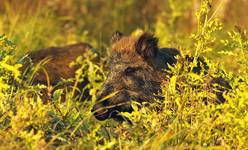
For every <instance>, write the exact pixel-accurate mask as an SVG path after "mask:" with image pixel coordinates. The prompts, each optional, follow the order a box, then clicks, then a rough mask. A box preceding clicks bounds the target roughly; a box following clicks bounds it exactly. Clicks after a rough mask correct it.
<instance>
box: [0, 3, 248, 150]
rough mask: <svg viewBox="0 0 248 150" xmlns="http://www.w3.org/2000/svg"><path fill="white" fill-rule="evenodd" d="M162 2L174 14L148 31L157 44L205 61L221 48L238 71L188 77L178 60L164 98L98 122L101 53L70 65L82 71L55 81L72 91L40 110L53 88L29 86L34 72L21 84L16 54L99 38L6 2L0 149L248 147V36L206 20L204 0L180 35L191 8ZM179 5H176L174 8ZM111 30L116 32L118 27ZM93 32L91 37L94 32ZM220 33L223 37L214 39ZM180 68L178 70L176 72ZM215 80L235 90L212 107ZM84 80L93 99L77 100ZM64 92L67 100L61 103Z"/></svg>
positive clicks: (1, 26) (46, 13)
mask: <svg viewBox="0 0 248 150" xmlns="http://www.w3.org/2000/svg"><path fill="white" fill-rule="evenodd" d="M168 2H169V11H171V12H173V13H171V16H170V14H167V15H168V16H167V17H168V18H169V19H168V21H169V22H166V21H164V20H163V17H164V16H163V15H159V16H158V20H157V23H155V24H154V29H153V30H154V32H155V34H156V36H158V37H159V39H160V41H161V43H160V45H161V46H167V45H168V46H175V47H177V48H178V47H179V48H180V50H181V53H182V56H185V55H186V54H190V55H192V56H196V57H197V56H199V55H211V54H212V53H216V52H215V48H216V47H221V48H222V49H221V50H222V51H221V55H227V56H229V57H231V59H232V60H233V61H232V62H233V63H232V64H230V63H229V60H223V62H222V63H224V64H228V65H232V67H230V68H233V67H236V68H237V70H238V71H237V72H231V71H226V70H225V68H224V67H223V66H222V65H221V64H219V63H216V62H215V61H214V60H213V61H211V60H208V59H207V62H209V67H210V69H209V74H208V75H204V74H203V73H202V74H200V75H196V74H193V73H190V72H188V68H192V66H193V64H194V62H193V63H185V64H184V62H182V61H179V63H178V64H177V65H175V66H174V67H172V68H171V72H172V73H173V76H172V77H171V78H168V79H167V80H166V81H165V82H164V84H162V85H161V86H162V93H161V96H163V97H164V100H162V101H156V103H153V104H149V105H148V104H145V105H144V104H140V103H137V102H132V106H133V109H134V111H133V112H132V113H122V115H123V116H125V117H126V118H128V120H129V121H125V122H116V121H114V120H106V121H103V122H101V121H97V120H96V119H95V118H94V116H93V113H92V112H91V108H92V106H93V105H94V103H95V101H96V94H97V91H98V90H99V89H100V88H101V85H102V83H103V81H104V80H105V78H106V77H105V74H106V73H107V72H106V71H105V70H106V69H103V68H105V66H104V65H105V61H106V59H108V58H107V57H106V55H105V57H103V58H102V60H101V61H100V62H101V63H100V64H99V63H95V62H94V59H95V58H96V53H93V51H95V50H92V51H89V52H87V53H85V54H82V56H80V57H78V58H77V59H76V60H75V61H74V62H72V63H71V65H79V66H80V67H79V69H78V70H77V71H76V76H75V78H73V79H68V80H67V81H66V80H63V81H61V82H74V84H73V85H72V87H67V88H65V89H58V90H56V91H55V92H54V93H51V94H52V99H51V101H49V102H48V103H47V104H43V102H42V94H41V93H42V91H43V90H44V89H45V90H47V89H50V88H55V87H56V86H57V85H49V84H48V85H42V84H38V85H33V84H32V76H33V75H34V74H33V73H32V72H31V75H30V76H29V78H28V79H26V78H25V77H23V73H22V72H20V69H19V68H20V67H21V65H22V63H23V62H22V61H20V57H19V56H22V55H23V54H25V53H26V52H28V51H32V50H35V49H37V48H43V47H48V46H51V45H65V44H68V43H72V42H77V41H81V40H83V41H92V42H93V45H99V43H97V42H98V41H99V39H94V38H93V37H92V36H91V35H88V34H89V33H87V32H84V31H82V29H80V28H76V27H75V29H73V30H74V31H64V30H66V29H68V28H66V27H64V26H63V25H65V24H64V19H65V18H63V17H62V18H60V16H59V15H58V14H56V13H54V12H52V11H51V10H50V9H48V8H46V7H42V8H37V11H33V10H27V11H26V14H25V15H24V14H23V12H24V11H23V10H14V9H13V8H11V7H12V6H11V5H9V4H8V3H6V4H5V9H6V10H5V14H1V15H0V19H1V20H0V32H1V33H4V34H6V36H2V35H1V36H0V149H54V148H58V149H165V148H168V149H203V148H206V149H245V148H247V146H248V145H247V141H248V134H247V133H248V127H247V124H248V115H247V114H248V113H247V109H248V73H247V69H248V64H247V61H246V60H247V52H248V51H247V45H248V42H247V31H245V30H244V29H242V28H240V27H237V28H236V29H235V30H232V31H228V30H226V29H225V28H222V27H224V26H225V24H222V23H221V21H220V20H218V19H216V18H215V16H212V15H213V14H212V13H211V12H212V11H213V10H212V8H211V7H210V5H208V4H209V3H210V1H209V0H204V1H203V2H204V3H202V5H201V7H200V8H199V10H198V11H197V18H196V20H197V22H198V23H197V25H196V27H197V28H195V29H193V30H192V33H190V34H186V33H183V32H180V33H178V32H179V31H182V30H180V29H178V32H177V30H176V28H175V27H178V28H179V27H180V26H178V19H179V20H180V17H184V14H185V13H186V12H185V11H186V8H188V7H189V6H191V5H189V2H186V3H180V4H178V3H177V2H180V1H168ZM133 3H134V1H132V0H131V1H127V2H126V3H125V8H129V6H130V5H131V4H133ZM23 5H28V3H24V4H23ZM71 5H72V4H71V3H70V2H69V1H68V2H67V3H65V7H69V6H71ZM177 5H182V6H181V7H178V8H177V7H176V6H177ZM72 6H74V5H72ZM109 6H110V4H109ZM109 6H106V8H108V7H109ZM111 6H112V5H111ZM118 6H119V7H120V8H118V10H119V11H120V10H122V8H121V5H118ZM123 7H124V6H123ZM73 11H74V10H73ZM84 11H86V10H84ZM106 11H107V10H106ZM113 11H114V10H113ZM119 11H114V12H115V13H116V14H114V16H115V19H116V18H118V17H119V15H120V16H122V14H121V12H122V11H120V12H119ZM105 13H106V12H105ZM119 13H120V14H119ZM60 19H62V21H61V20H60ZM82 19H83V18H82ZM87 19H89V20H90V18H87ZM103 22H104V21H103ZM98 23H99V25H97V27H98V28H100V27H102V26H104V25H103V24H101V20H99V22H98ZM116 24H117V25H116V26H118V25H119V22H118V23H116ZM75 26H76V25H75ZM98 28H96V30H97V31H95V32H99V29H98ZM120 28H128V27H120ZM138 28H139V27H138ZM70 29H71V28H70ZM79 30H80V31H79ZM106 30H107V29H106ZM111 30H112V29H111ZM125 30H130V29H125ZM139 30H140V29H139ZM77 31H78V32H77ZM219 32H222V33H225V34H226V36H223V37H220V36H217V35H216V34H217V33H219ZM79 33H84V34H82V35H80V34H79ZM109 34H110V33H109ZM168 34H170V35H168ZM171 34H173V35H171ZM96 38H97V37H96ZM92 39H93V40H92ZM11 41H12V42H11ZM14 43H15V44H16V45H15V44H14ZM100 45H101V44H100ZM103 45H108V43H103ZM216 45H217V46H216ZM108 48H109V47H107V49H108ZM98 52H99V51H98ZM14 58H15V59H14ZM179 59H180V58H179ZM219 60H220V59H219ZM183 64H184V70H182V69H181V68H182V65H183ZM230 68H229V70H230ZM37 69H38V68H37ZM34 70H35V68H34ZM235 71H236V70H235ZM34 73H35V71H34ZM219 76H221V77H223V78H225V79H226V80H227V81H228V82H229V83H230V85H231V87H232V88H233V89H232V91H231V92H229V93H225V94H224V97H225V99H226V100H227V101H226V102H225V103H223V104H216V102H215V101H214V100H213V99H215V98H216V97H215V95H214V94H212V93H211V91H209V88H208V83H209V80H210V78H212V77H219ZM85 77H87V78H88V80H89V84H88V85H87V87H86V88H89V89H90V95H91V97H90V98H89V99H87V100H85V101H79V99H80V98H79V97H78V95H76V94H75V92H76V91H77V90H78V89H77V84H79V83H80V82H82V80H84V78H85ZM58 84H60V83H58ZM193 86H198V88H197V89H196V88H193ZM71 88H72V89H73V90H70V89H71ZM80 90H82V91H83V90H85V89H80ZM64 91H66V92H65V93H63V92H64ZM63 94H65V98H66V100H65V101H62V96H63Z"/></svg>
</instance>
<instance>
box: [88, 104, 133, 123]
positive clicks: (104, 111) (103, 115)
mask: <svg viewBox="0 0 248 150" xmlns="http://www.w3.org/2000/svg"><path fill="white" fill-rule="evenodd" d="M127 106H128V107H127ZM124 108H125V109H124ZM132 111H133V109H132V107H131V105H130V106H129V105H127V103H120V104H117V105H113V106H102V105H101V106H99V104H96V105H95V106H94V107H93V109H92V112H93V114H94V116H95V118H96V119H97V120H100V121H103V120H106V119H109V118H112V119H115V120H117V121H123V120H125V119H124V117H123V116H122V115H121V114H120V112H132Z"/></svg>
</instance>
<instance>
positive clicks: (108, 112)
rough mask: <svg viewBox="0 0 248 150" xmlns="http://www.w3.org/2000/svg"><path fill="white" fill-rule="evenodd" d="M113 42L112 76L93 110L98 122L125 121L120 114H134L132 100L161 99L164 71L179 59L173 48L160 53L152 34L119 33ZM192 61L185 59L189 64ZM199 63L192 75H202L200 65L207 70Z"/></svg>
mask: <svg viewBox="0 0 248 150" xmlns="http://www.w3.org/2000/svg"><path fill="white" fill-rule="evenodd" d="M111 42H112V58H111V66H110V73H109V74H108V77H107V80H106V81H105V83H104V85H103V88H102V90H101V91H100V92H99V94H98V99H97V102H96V104H95V105H94V107H93V109H92V112H93V113H94V115H95V117H96V118H97V119H98V120H105V119H108V118H114V119H117V120H119V119H123V118H122V117H121V116H120V114H119V112H132V111H133V109H132V107H131V104H130V102H131V100H135V101H138V102H140V103H142V102H152V101H153V100H154V99H156V98H159V97H157V96H156V93H159V92H160V91H161V87H160V84H161V82H162V80H163V79H164V78H165V77H166V75H168V74H166V72H165V71H163V70H165V69H169V67H168V65H174V64H175V63H176V62H177V59H176V58H175V56H177V55H180V53H179V51H178V50H176V49H174V48H160V49H159V48H158V39H157V38H156V37H154V36H153V35H152V34H149V33H144V34H142V35H141V36H140V37H133V36H129V37H126V36H123V34H122V33H120V32H117V33H115V34H114V35H113V37H112V40H111ZM192 60H193V59H192V58H190V57H186V61H189V62H190V61H192ZM197 61H198V63H197V67H195V68H193V72H195V73H199V71H200V70H201V69H202V68H201V66H200V64H203V67H204V68H205V69H208V67H207V66H205V65H206V64H204V61H203V60H201V58H199V59H198V60H197ZM222 93H223V92H222ZM222 93H221V94H222ZM110 95H111V96H110Z"/></svg>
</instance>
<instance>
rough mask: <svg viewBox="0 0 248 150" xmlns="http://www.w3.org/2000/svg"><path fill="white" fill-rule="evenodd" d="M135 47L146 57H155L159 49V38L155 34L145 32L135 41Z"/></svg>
mask: <svg viewBox="0 0 248 150" xmlns="http://www.w3.org/2000/svg"><path fill="white" fill-rule="evenodd" d="M135 49H136V51H137V53H138V54H140V55H141V56H142V57H144V58H150V57H155V56H156V54H157V51H158V39H157V38H156V37H154V36H153V34H149V33H144V34H142V35H141V36H140V37H139V39H138V41H137V42H136V43H135Z"/></svg>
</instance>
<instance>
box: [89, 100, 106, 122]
mask: <svg viewBox="0 0 248 150" xmlns="http://www.w3.org/2000/svg"><path fill="white" fill-rule="evenodd" d="M91 112H92V113H93V114H94V116H95V118H96V119H97V120H100V121H103V120H106V119H108V118H109V111H108V109H106V108H105V106H103V105H102V104H95V105H94V107H93V108H92V109H91Z"/></svg>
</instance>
